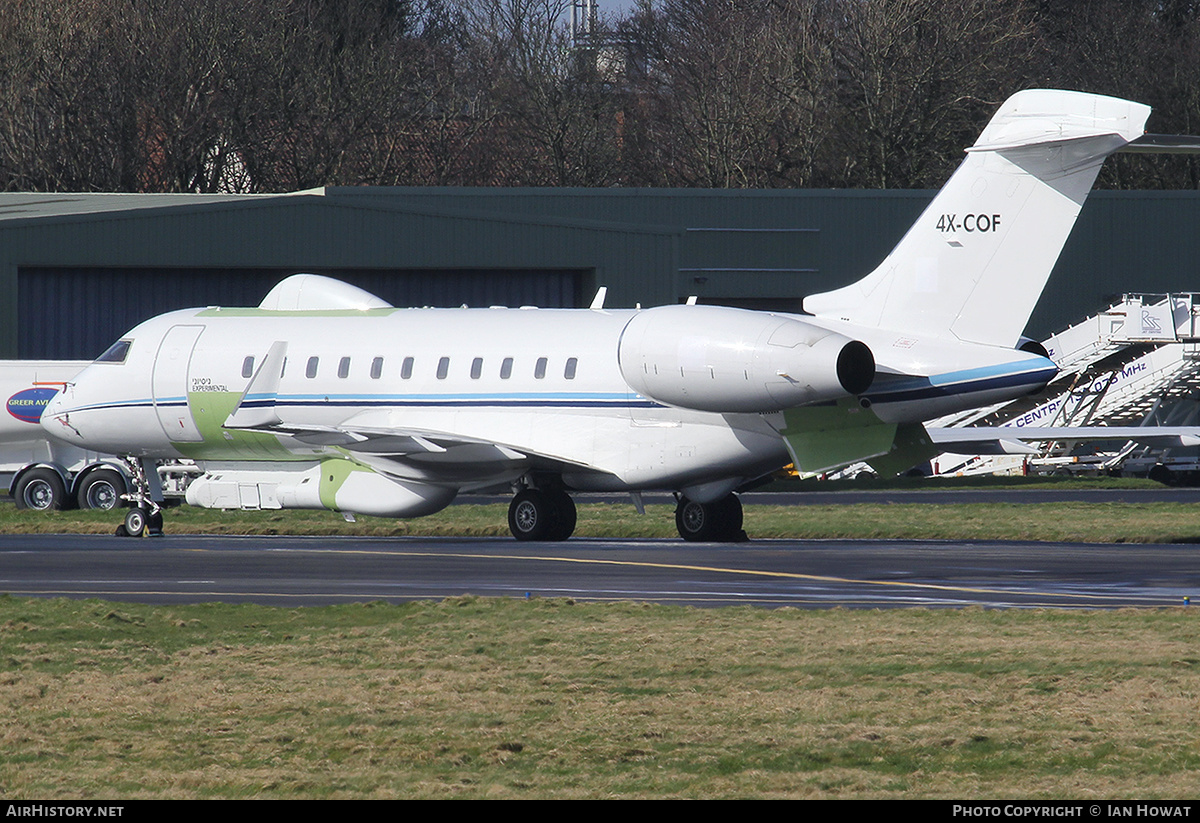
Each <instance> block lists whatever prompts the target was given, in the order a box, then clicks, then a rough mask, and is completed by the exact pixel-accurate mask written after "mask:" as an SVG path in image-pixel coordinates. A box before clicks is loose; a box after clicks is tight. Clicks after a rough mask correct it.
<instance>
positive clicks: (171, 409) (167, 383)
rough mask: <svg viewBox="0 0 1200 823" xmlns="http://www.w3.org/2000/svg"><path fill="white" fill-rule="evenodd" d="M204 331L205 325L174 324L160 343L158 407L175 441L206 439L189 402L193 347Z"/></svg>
mask: <svg viewBox="0 0 1200 823" xmlns="http://www.w3.org/2000/svg"><path fill="white" fill-rule="evenodd" d="M203 331H204V327H203V326H173V327H172V328H171V330H170V331H168V332H167V333H166V335H165V336H164V337H163V339H162V343H161V344H159V347H158V357H157V358H155V360H154V381H153V382H154V409H155V411H156V412H157V413H158V422H159V423H160V424H162V427H163V431H164V432H166V433H167V437H168V438H169V439H170V440H171V441H172V442H175V443H198V442H200V441H202V440H204V436H203V435H202V434H200V430H199V429H198V428H196V421H195V419H194V418H193V417H192V410H191V408H190V407H189V404H188V370H189V366H190V364H191V360H192V349H193V348H195V346H196V341H197V340H198V339H199V338H200V334H201V333H202V332H203Z"/></svg>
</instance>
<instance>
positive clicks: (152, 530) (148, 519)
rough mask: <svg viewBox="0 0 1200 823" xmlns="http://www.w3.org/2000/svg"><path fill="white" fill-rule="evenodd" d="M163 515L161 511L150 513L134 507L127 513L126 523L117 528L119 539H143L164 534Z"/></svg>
mask: <svg viewBox="0 0 1200 823" xmlns="http://www.w3.org/2000/svg"><path fill="white" fill-rule="evenodd" d="M162 527H163V515H162V511H161V510H155V511H150V510H148V509H143V508H141V507H140V506H134V507H133V508H131V509H130V510H129V511H128V512H126V513H125V522H124V523H123V524H122V525H120V526H118V527H117V536H118V537H143V536H145V535H151V536H157V535H160V534H162Z"/></svg>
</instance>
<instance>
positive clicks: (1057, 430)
mask: <svg viewBox="0 0 1200 823" xmlns="http://www.w3.org/2000/svg"><path fill="white" fill-rule="evenodd" d="M926 431H927V432H928V434H929V439H930V440H932V441H933V444H934V445H935V446H937V447H938V448H940V449H942V450H943V451H947V452H951V453H953V454H1037V453H1038V450H1037V449H1034V448H1032V447H1031V446H1029V445H1027V444H1028V443H1045V442H1047V441H1051V440H1053V441H1056V442H1060V443H1061V442H1076V443H1078V442H1083V441H1088V440H1121V441H1124V442H1129V441H1133V442H1135V443H1140V444H1142V445H1144V446H1159V447H1162V448H1178V447H1181V446H1200V427H1198V426H1049V427H1040V428H1038V427H1032V426H1022V427H1020V428H1017V427H1015V426H999V427H983V426H980V427H976V428H948V429H939V428H929V429H926Z"/></svg>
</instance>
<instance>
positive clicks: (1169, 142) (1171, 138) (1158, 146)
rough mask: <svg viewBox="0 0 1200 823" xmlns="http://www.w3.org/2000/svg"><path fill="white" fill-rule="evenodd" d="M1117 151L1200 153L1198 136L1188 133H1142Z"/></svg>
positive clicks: (1131, 152)
mask: <svg viewBox="0 0 1200 823" xmlns="http://www.w3.org/2000/svg"><path fill="white" fill-rule="evenodd" d="M1118 151H1120V152H1121V153H1123V154H1200V137H1193V136H1192V135H1188V134H1143V135H1142V136H1141V137H1139V138H1138V139H1137V140H1134V141H1133V142H1132V143H1130V144H1129V145H1127V146H1122V147H1121V148H1120V149H1118Z"/></svg>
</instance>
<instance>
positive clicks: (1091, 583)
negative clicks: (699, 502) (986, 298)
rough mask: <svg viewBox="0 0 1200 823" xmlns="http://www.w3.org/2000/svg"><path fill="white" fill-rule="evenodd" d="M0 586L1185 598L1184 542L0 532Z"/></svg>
mask: <svg viewBox="0 0 1200 823" xmlns="http://www.w3.org/2000/svg"><path fill="white" fill-rule="evenodd" d="M0 592H3V593H8V594H12V595H17V596H38V597H74V598H77V597H96V598H102V599H108V600H117V601H136V602H149V603H171V602H206V601H224V602H256V603H269V604H276V605H317V604H328V603H345V602H356V601H374V600H386V601H393V602H399V601H408V600H426V599H440V598H444V597H450V596H456V595H462V594H475V595H481V596H504V597H517V598H523V597H535V596H536V597H570V598H574V599H576V600H589V601H594V600H636V601H652V602H659V603H676V604H689V605H695V606H725V605H732V604H750V605H756V606H764V607H780V606H793V607H798V608H829V607H834V606H843V607H851V608H864V607H865V608H894V607H912V606H929V607H955V606H966V605H972V604H978V605H982V606H986V607H1025V608H1031V607H1049V608H1116V607H1127V606H1134V607H1164V606H1183V605H1185V604H1187V603H1188V602H1189V599H1190V598H1196V597H1200V545H1191V544H1188V545H1154V544H1139V545H1131V544H1118V545H1107V544H1103V545H1102V544H1080V543H1034V542H993V541H981V542H957V541H878V540H870V541H867V540H811V541H810V540H805V541H800V540H753V541H751V542H749V543H743V544H735V545H723V544H688V543H684V542H683V541H680V540H602V539H590V538H576V539H572V540H570V541H566V542H562V543H543V544H530V543H518V542H516V541H514V540H512V539H508V538H489V539H468V538H461V539H459V538H421V537H401V538H392V537H387V538H374V537H284V536H272V537H228V536H220V537H212V536H189V535H167V536H164V537H158V538H146V539H141V540H134V539H130V538H116V537H113V536H106V535H94V536H93V535H30V536H3V537H0ZM1198 608H1200V602H1198Z"/></svg>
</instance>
